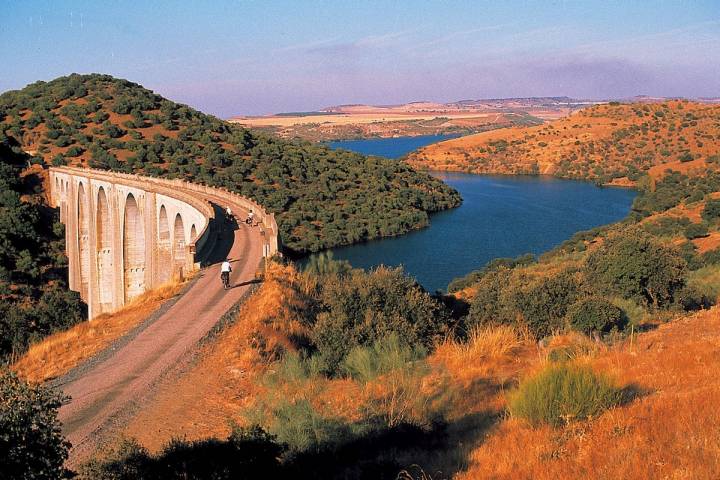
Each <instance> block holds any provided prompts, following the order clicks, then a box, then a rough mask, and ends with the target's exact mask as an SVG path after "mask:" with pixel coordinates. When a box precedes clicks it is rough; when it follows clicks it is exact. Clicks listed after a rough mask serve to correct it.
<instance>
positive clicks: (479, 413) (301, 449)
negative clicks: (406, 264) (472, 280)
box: [92, 258, 720, 478]
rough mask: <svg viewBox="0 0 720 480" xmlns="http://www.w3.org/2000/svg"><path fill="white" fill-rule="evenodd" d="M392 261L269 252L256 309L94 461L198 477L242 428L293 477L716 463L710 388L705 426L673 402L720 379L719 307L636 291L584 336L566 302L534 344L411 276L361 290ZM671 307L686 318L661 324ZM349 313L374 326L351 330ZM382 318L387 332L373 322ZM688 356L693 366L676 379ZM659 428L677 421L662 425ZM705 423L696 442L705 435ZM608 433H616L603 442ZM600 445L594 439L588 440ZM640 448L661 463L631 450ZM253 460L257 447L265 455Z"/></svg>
mask: <svg viewBox="0 0 720 480" xmlns="http://www.w3.org/2000/svg"><path fill="white" fill-rule="evenodd" d="M541 261H542V260H541ZM318 264H319V265H318ZM523 268H527V267H523ZM319 272H322V273H319ZM395 276H400V277H402V273H401V272H399V271H394V270H388V269H379V270H378V271H376V272H359V271H352V270H348V266H347V265H346V264H342V263H340V262H333V261H332V260H331V259H328V258H325V259H321V260H319V261H318V262H317V263H316V265H314V266H312V267H311V269H310V271H306V272H303V273H299V272H297V271H296V270H295V269H294V268H292V267H291V266H283V265H279V264H273V265H271V267H270V271H269V275H268V277H267V278H266V281H265V283H264V284H263V285H262V286H261V287H260V290H259V291H258V292H257V293H256V294H255V297H254V301H253V302H252V303H251V304H250V305H252V307H250V306H247V307H245V308H244V309H243V310H242V311H241V312H240V313H239V315H238V318H237V320H236V321H235V323H233V324H232V325H230V326H228V327H227V329H226V330H225V331H223V332H222V333H221V334H220V335H219V337H218V340H217V342H216V343H215V344H213V345H210V346H208V347H206V350H205V352H204V353H203V354H202V356H201V360H200V362H199V363H198V365H197V366H196V367H195V368H194V369H193V371H191V372H189V373H188V375H187V376H186V377H185V378H183V379H182V380H181V382H180V383H179V384H172V385H166V386H165V387H164V389H163V390H162V391H161V392H160V394H159V395H158V398H157V399H156V400H155V401H154V402H153V404H151V405H150V406H149V407H148V409H147V410H145V411H144V412H142V413H141V414H140V415H139V416H138V417H137V418H136V419H135V420H134V421H133V423H132V424H131V425H130V427H129V428H128V429H127V431H126V432H125V434H126V435H127V436H129V437H130V438H131V440H125V441H124V443H120V444H119V446H118V447H116V448H115V449H113V450H112V451H110V452H108V453H106V454H105V455H107V461H103V460H101V459H96V460H94V462H93V465H92V468H95V469H97V468H101V469H113V468H114V469H117V468H118V465H121V466H127V465H130V466H132V465H135V464H136V463H137V462H138V458H140V459H141V460H142V462H140V463H141V464H146V465H150V466H148V467H143V468H148V470H144V471H147V472H152V471H153V470H152V468H155V467H152V465H160V464H163V462H167V463H164V464H165V465H167V468H175V469H179V470H174V471H175V472H183V473H182V474H180V473H176V474H174V475H176V478H179V477H181V476H182V475H184V474H186V473H188V472H192V471H197V470H193V469H198V468H200V469H201V471H203V472H205V475H207V474H208V473H207V472H211V471H212V472H216V471H217V470H213V469H214V468H216V466H217V465H228V468H232V465H233V464H236V463H237V464H244V463H243V462H251V461H252V458H254V457H253V455H254V454H253V453H250V452H251V451H250V450H245V451H243V450H238V451H236V450H233V448H234V447H233V446H232V445H233V441H234V440H232V438H233V435H237V432H239V431H240V432H249V431H252V432H255V434H254V435H256V436H257V438H258V439H260V440H258V441H262V442H267V443H262V444H263V445H265V447H264V448H265V449H263V450H262V451H267V450H266V449H267V448H276V449H277V450H274V452H275V457H273V458H274V460H273V461H270V462H267V463H263V464H264V465H266V468H268V469H269V470H268V471H271V472H278V473H277V475H281V476H285V477H293V478H294V477H298V478H337V477H340V478H396V476H397V475H398V473H399V472H401V471H402V470H407V471H408V472H413V471H415V470H416V469H417V467H416V469H415V470H413V468H410V467H411V466H412V465H417V466H419V468H421V469H422V470H423V471H425V472H426V473H427V474H430V475H431V476H432V478H447V477H450V476H453V475H455V474H458V475H461V476H463V475H464V476H465V478H486V477H494V476H497V477H498V478H518V477H519V478H550V477H549V476H545V474H543V473H541V472H542V471H543V469H544V468H546V467H547V466H548V465H549V468H551V470H552V471H555V472H556V475H558V473H557V472H558V471H562V470H563V469H568V471H573V472H575V474H577V475H580V474H582V473H583V472H584V473H585V474H588V475H591V474H592V473H593V472H597V471H598V470H597V469H598V468H600V469H602V471H607V472H608V474H607V475H601V478H619V477H622V478H647V475H650V476H653V475H656V474H660V473H667V472H670V471H675V470H676V469H678V468H683V469H685V471H687V472H693V474H694V476H695V477H697V478H710V475H709V473H710V472H711V469H710V468H709V467H708V465H713V463H712V462H710V463H707V464H706V463H703V461H701V459H708V458H711V457H712V456H713V455H717V454H718V453H719V452H720V441H718V440H720V439H717V438H715V436H714V435H715V434H713V433H712V431H713V430H712V429H713V428H716V427H718V426H720V418H718V417H717V415H715V414H714V407H712V402H706V401H703V402H699V403H698V404H697V405H695V406H694V407H693V408H692V411H693V412H694V415H703V416H705V417H706V418H707V419H708V422H709V423H708V424H707V425H705V424H703V423H702V422H700V421H697V422H696V421H693V422H690V423H683V426H682V428H681V427H680V426H679V425H680V424H679V423H678V422H684V420H683V418H684V417H683V416H680V417H677V416H674V415H673V414H670V413H669V412H671V411H675V410H673V409H674V408H679V407H677V406H676V405H679V403H678V402H680V403H682V404H683V405H685V404H686V403H687V402H688V401H689V400H686V398H685V396H684V395H685V394H687V393H688V392H691V398H694V399H696V400H695V401H697V399H698V398H700V396H702V395H711V396H713V397H712V398H715V397H717V395H719V394H720V385H718V383H717V380H716V379H714V376H713V375H712V373H711V372H709V371H708V368H716V367H720V364H718V363H717V362H718V360H717V358H716V356H715V354H714V353H713V351H714V350H713V348H714V347H713V345H715V342H716V341H717V340H718V338H720V329H719V328H718V327H720V323H718V322H720V315H718V312H717V310H716V309H715V308H713V309H712V310H710V311H704V312H701V313H699V314H695V315H694V316H689V317H687V316H686V315H688V314H687V313H683V312H682V310H681V309H679V307H676V306H671V307H670V309H671V310H673V309H675V312H674V313H671V312H668V311H667V310H664V309H663V308H662V307H657V308H656V307H655V306H653V304H652V301H651V300H646V301H643V300H641V299H639V298H638V299H636V300H632V301H629V300H628V301H627V302H628V304H632V305H633V306H634V307H633V308H639V309H640V310H641V311H642V312H643V318H642V319H641V320H637V323H632V324H631V325H632V330H631V329H630V328H625V329H624V330H622V327H619V326H617V325H613V327H614V328H611V329H610V331H609V332H607V333H605V332H602V331H599V330H600V329H598V330H592V331H594V332H597V335H596V338H593V337H592V336H588V335H586V334H585V333H580V332H574V331H573V326H572V324H570V323H569V317H566V323H562V324H561V325H562V326H560V327H558V328H557V329H556V330H555V332H554V333H553V334H552V335H551V336H549V337H544V338H543V339H542V342H538V341H537V340H538V336H537V335H534V334H533V331H532V329H531V328H530V326H529V324H528V323H527V322H524V321H523V320H522V319H521V317H516V318H517V319H518V320H516V321H515V322H507V323H505V324H496V323H483V324H476V325H473V326H470V325H468V323H466V322H469V321H470V320H469V319H467V318H463V317H462V316H461V317H460V318H457V312H454V311H452V310H446V309H445V307H444V306H443V302H442V301H441V300H442V299H438V298H433V297H430V296H429V295H428V294H427V293H424V292H422V290H421V289H420V288H419V287H417V286H415V287H413V286H412V284H411V280H409V279H406V280H405V281H406V282H408V283H407V284H406V288H405V289H404V290H402V291H395V292H390V294H389V295H388V297H389V298H388V299H387V301H385V300H384V299H383V298H379V297H373V296H372V295H368V294H365V295H363V294H362V293H359V291H363V292H367V291H372V290H373V288H372V287H371V286H370V285H378V284H382V282H383V280H384V279H385V278H392V277H395ZM373 277H376V278H373ZM339 278H345V279H346V280H347V283H348V285H349V286H348V288H347V290H346V291H345V293H337V291H336V290H332V291H333V292H334V297H333V299H332V302H327V301H326V299H325V298H326V297H324V296H323V292H324V290H325V289H326V288H333V285H334V283H335V282H337V281H338V279H339ZM396 298H402V299H403V301H405V302H411V303H412V306H414V307H415V310H414V312H415V313H413V314H412V315H411V314H408V313H406V312H407V310H404V309H398V308H395V307H394V305H396V304H398V303H400V302H398V301H397V300H396ZM587 298H588V301H587V302H585V304H584V305H589V307H588V306H586V308H584V309H580V310H581V311H587V310H590V311H592V310H593V308H599V310H600V311H601V312H605V311H606V310H607V311H609V312H610V314H609V315H608V316H609V318H611V319H615V318H617V316H616V314H617V312H618V310H620V311H622V312H623V313H624V312H625V309H626V306H625V305H626V303H624V302H623V301H618V302H616V303H617V304H618V305H621V306H622V307H614V308H613V305H614V304H606V303H604V302H603V303H600V304H599V305H600V307H597V305H598V304H597V302H596V299H597V297H596V296H591V297H587ZM350 299H353V305H356V306H357V309H356V310H355V311H354V312H353V315H348V313H347V312H344V313H342V316H343V318H345V320H344V321H343V323H342V325H344V326H340V327H338V326H336V327H334V328H335V329H339V330H344V331H345V332H346V334H347V335H348V337H346V340H345V342H346V345H345V348H344V350H343V352H344V353H342V354H338V353H337V351H336V350H334V349H333V350H331V352H333V355H336V356H335V357H333V358H338V359H339V360H337V361H336V362H335V363H334V364H333V365H332V368H328V364H327V360H326V358H327V357H326V355H327V351H324V350H323V346H322V344H318V343H317V339H318V338H321V333H322V332H323V329H324V328H325V326H326V325H325V324H323V323H322V322H320V319H321V318H322V316H323V313H327V312H329V311H331V309H332V308H335V307H334V306H335V305H338V304H340V305H342V304H343V302H344V301H345V302H346V303H347V302H349V301H350ZM413 299H414V300H413ZM630 302H631V303H630ZM643 302H644V303H643ZM608 305H610V308H606V307H608ZM409 310H413V309H412V308H411V309H409ZM335 311H336V312H337V310H335ZM430 311H432V312H435V315H437V318H440V319H442V321H440V322H437V324H436V325H435V326H434V327H433V328H431V329H428V330H426V331H427V332H428V334H427V335H426V334H421V335H420V336H419V337H417V339H415V340H412V341H408V339H409V338H411V337H410V336H406V335H404V334H403V331H394V330H393V329H392V328H390V329H386V328H385V326H384V325H378V324H377V323H376V322H377V321H378V320H377V319H381V318H387V317H392V318H394V319H395V322H397V323H395V325H403V322H410V323H412V322H414V320H413V319H415V318H417V319H422V318H423V316H422V313H423V312H424V313H427V312H430ZM308 312H311V313H308ZM630 313H633V314H634V312H630ZM666 314H669V315H671V316H672V317H674V318H678V317H681V318H682V319H681V320H675V321H672V322H669V323H664V321H665V319H667V318H669V317H667V315H666ZM581 316H582V315H581ZM584 318H594V317H584ZM358 323H361V324H363V326H364V327H365V328H366V330H365V331H366V332H368V333H367V334H365V335H350V332H356V331H357V330H356V327H357V326H358ZM383 323H384V321H383ZM658 325H659V326H658ZM402 328H407V327H402ZM379 330H381V331H383V332H384V333H383V334H382V335H381V336H378V337H375V336H373V332H375V331H379ZM581 330H583V331H588V330H587V329H586V328H585V326H584V328H583V329H581ZM645 330H650V331H649V332H647V333H640V334H638V332H639V331H645ZM436 332H441V334H439V335H438V334H437V333H436ZM599 338H602V339H603V341H599V340H598V339H599ZM692 358H696V359H698V360H691V359H692ZM682 369H685V371H686V373H687V374H689V375H690V377H689V378H687V377H681V376H679V374H678V372H680V371H681V370H682ZM673 372H674V373H673ZM661 411H662V412H665V413H664V415H656V413H654V412H661ZM647 412H653V413H652V414H650V413H647ZM233 425H234V426H233ZM663 425H673V428H681V429H682V431H683V432H685V435H686V436H685V437H683V438H680V439H675V438H674V437H673V436H672V435H671V434H670V433H667V432H663V433H662V434H659V433H658V432H659V431H660V430H662V428H664V427H663ZM234 432H235V433H234ZM656 434H657V435H658V437H657V438H659V439H661V441H662V442H663V445H665V447H663V448H667V450H668V451H670V452H677V451H679V450H681V449H683V448H685V447H684V446H683V445H686V444H690V443H691V444H692V445H694V446H695V447H696V448H697V450H696V452H695V456H693V457H691V458H688V457H683V456H682V455H678V456H677V457H676V458H670V457H669V455H668V454H666V452H665V451H664V450H663V449H662V448H660V447H659V446H657V445H655V442H654V441H653V437H652V436H653V435H656ZM698 436H705V438H706V440H707V442H705V443H703V444H700V443H699V442H700V439H699V438H698ZM132 438H136V439H137V440H132ZM177 438H184V439H185V440H184V441H183V442H178V441H177V440H175V441H173V439H177ZM612 439H615V441H616V444H612V443H606V442H612V441H613V440H612ZM685 439H687V441H686V440H685ZM692 439H695V440H692ZM515 442H517V444H515ZM128 445H130V447H132V448H130V447H128ZM140 445H143V446H144V447H142V448H141V447H140ZM595 445H597V448H602V449H603V452H601V453H596V452H594V449H595V448H596V447H595ZM601 445H602V447H601ZM138 449H140V450H141V455H140V456H139V457H138V456H137V455H138V454H137V451H138ZM145 449H147V450H145ZM178 450H179V451H182V452H184V453H183V455H184V458H186V459H187V461H186V462H185V463H183V462H180V463H178V462H169V461H168V460H167V459H168V458H171V457H168V455H169V453H168V452H173V451H178ZM508 451H512V452H513V453H512V455H510V454H509V453H507V452H508ZM590 451H592V452H593V453H592V454H591V455H590V456H588V455H589V454H588V453H581V452H590ZM132 452H134V453H132ZM223 452H224V453H223ZM131 453H132V454H131ZM643 455H649V457H650V458H652V459H653V460H652V461H653V462H654V463H652V464H648V463H646V462H642V461H641V458H642V456H643ZM495 457H497V461H493V460H492V459H493V458H495ZM510 457H512V458H510ZM263 458H265V460H267V457H263V456H262V455H260V454H258V459H259V460H258V462H260V461H263V460H262V459H263ZM612 458H625V459H627V460H624V461H616V460H609V459H612ZM203 459H208V460H207V461H205V460H203ZM209 459H212V462H210V460H209ZM630 459H632V460H630ZM143 462H144V463H143ZM548 462H550V463H549V464H548ZM598 462H600V463H598ZM603 462H609V463H603ZM634 462H640V463H641V465H636V466H632V464H633V463H634ZM171 465H172V467H171ZM123 468H125V467H123ZM133 468H135V467H133ZM183 469H184V470H183ZM203 469H204V470H203ZM103 471H107V470H103ZM109 478H128V477H122V476H121V475H115V476H109ZM149 478H158V477H153V476H152V475H151V476H150V477H149ZM219 478H231V477H223V476H222V474H220V477H219Z"/></svg>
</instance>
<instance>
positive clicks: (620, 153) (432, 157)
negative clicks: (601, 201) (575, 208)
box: [408, 100, 720, 185]
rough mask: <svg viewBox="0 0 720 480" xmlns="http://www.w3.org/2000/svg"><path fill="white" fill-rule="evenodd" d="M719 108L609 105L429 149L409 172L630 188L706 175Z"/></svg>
mask: <svg viewBox="0 0 720 480" xmlns="http://www.w3.org/2000/svg"><path fill="white" fill-rule="evenodd" d="M718 139H720V105H714V104H708V103H698V102H689V101H679V100H674V101H666V102H658V101H645V102H642V103H629V104H625V103H620V102H611V103H608V104H603V105H594V106H591V107H588V108H586V109H583V110H580V111H578V112H576V113H574V114H572V115H570V116H568V117H566V118H562V119H559V120H556V121H554V122H552V123H549V124H545V125H540V126H534V127H528V128H506V129H499V130H493V131H490V132H485V133H480V134H477V135H471V136H467V137H462V138H458V139H452V140H448V141H445V142H442V143H438V144H434V145H429V146H427V147H425V148H423V149H420V150H419V151H417V152H415V153H413V154H411V155H410V157H409V159H408V161H409V163H410V164H412V165H415V166H417V167H420V168H428V169H433V170H451V171H467V172H473V173H501V174H537V173H540V174H550V175H556V176H559V177H565V178H579V179H591V180H595V181H597V182H599V183H609V182H614V183H621V184H624V185H632V184H634V182H636V181H637V180H638V179H639V178H640V176H641V174H642V173H643V172H645V171H648V170H652V172H655V173H658V172H662V171H664V170H665V168H672V169H674V170H677V171H680V172H684V173H685V172H688V171H690V170H698V171H702V170H703V169H704V168H705V166H706V161H707V160H708V158H710V159H711V161H714V160H715V158H716V156H717V155H718V154H719V153H720V146H719V145H718Z"/></svg>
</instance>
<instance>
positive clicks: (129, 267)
mask: <svg viewBox="0 0 720 480" xmlns="http://www.w3.org/2000/svg"><path fill="white" fill-rule="evenodd" d="M50 183H51V194H50V202H51V204H52V205H53V206H54V207H57V208H59V209H60V219H61V221H62V222H63V223H65V225H66V240H67V242H66V243H67V246H66V248H67V254H68V259H69V267H70V268H69V271H70V272H69V277H70V278H69V284H70V288H71V289H73V290H76V291H78V292H80V295H81V297H82V298H83V299H84V300H85V301H86V302H87V303H88V307H89V316H90V318H93V317H94V316H96V315H98V314H100V313H104V312H110V311H114V310H116V309H117V308H119V307H121V306H122V305H124V304H125V303H126V302H127V301H129V300H131V299H132V298H134V297H135V296H137V295H139V294H141V293H142V292H144V291H146V290H148V289H150V288H155V287H157V286H159V285H161V284H163V283H165V282H167V281H169V280H171V279H172V278H173V277H175V276H178V275H180V276H182V275H184V274H187V273H188V272H189V271H191V270H192V269H195V268H198V267H199V263H196V262H197V260H198V259H201V258H207V256H208V255H209V254H210V251H211V250H212V249H213V246H214V244H215V241H214V240H215V239H214V236H215V233H216V232H215V229H214V227H213V225H217V224H218V222H215V221H214V220H215V208H214V207H213V206H212V204H211V202H213V203H220V202H226V203H227V204H228V205H233V208H236V209H237V208H240V209H244V210H253V212H254V214H255V218H256V221H257V222H258V224H259V225H260V226H261V228H262V231H263V234H264V235H263V239H264V240H263V242H264V245H263V255H264V256H272V255H274V254H275V253H277V252H278V248H279V242H278V228H277V223H276V221H275V216H274V215H273V214H271V213H268V212H267V211H266V210H265V209H264V208H262V206H260V205H259V204H257V203H256V202H254V201H253V200H251V199H248V198H246V197H243V196H241V195H238V194H236V193H234V192H230V191H229V190H226V189H221V188H215V187H209V186H207V185H202V184H195V183H191V182H186V181H183V180H179V179H172V180H171V179H162V178H155V177H144V176H140V175H134V174H125V173H118V172H109V171H105V170H95V169H83V168H75V167H53V168H51V169H50ZM221 207H225V205H221Z"/></svg>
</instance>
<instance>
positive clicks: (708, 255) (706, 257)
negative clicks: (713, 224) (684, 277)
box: [700, 248, 720, 265]
mask: <svg viewBox="0 0 720 480" xmlns="http://www.w3.org/2000/svg"><path fill="white" fill-rule="evenodd" d="M700 259H701V261H702V263H703V264H704V265H717V264H719V263H720V248H716V249H715V250H709V251H707V252H705V253H703V254H702V255H701V257H700Z"/></svg>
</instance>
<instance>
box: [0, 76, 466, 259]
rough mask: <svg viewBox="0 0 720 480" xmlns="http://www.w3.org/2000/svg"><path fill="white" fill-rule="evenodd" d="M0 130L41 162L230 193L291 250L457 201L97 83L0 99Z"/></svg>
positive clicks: (122, 86)
mask: <svg viewBox="0 0 720 480" xmlns="http://www.w3.org/2000/svg"><path fill="white" fill-rule="evenodd" d="M0 132H3V133H2V138H7V139H10V141H13V142H17V143H18V144H19V146H20V147H21V148H22V149H23V150H24V151H26V152H29V153H30V154H32V155H35V157H36V158H38V159H41V160H42V161H43V162H44V163H46V164H53V165H65V164H69V165H83V166H84V165H87V166H91V167H94V168H104V169H110V170H117V171H122V172H134V173H139V174H144V175H153V176H166V177H171V178H177V177H182V178H185V179H187V180H193V181H197V182H204V183H207V184H211V185H215V186H223V187H226V188H230V189H232V190H235V191H238V192H239V193H241V194H243V195H247V196H250V197H252V198H254V199H256V200H257V201H259V202H260V203H261V204H263V206H265V207H267V208H268V209H269V210H271V211H273V212H276V213H278V223H279V225H280V230H281V238H282V242H283V244H284V245H285V246H286V247H287V248H288V249H289V250H290V251H294V252H303V251H317V250H319V249H322V248H326V247H331V246H336V245H343V244H349V243H353V242H357V241H361V240H366V239H371V238H377V237H381V236H392V235H399V234H402V233H405V232H407V231H409V230H412V229H416V228H421V227H424V226H426V225H427V224H428V212H432V211H436V210H442V209H446V208H452V207H454V206H457V205H458V204H459V203H460V197H459V195H458V194H457V192H455V191H454V190H453V189H451V188H450V187H448V186H446V185H445V184H443V183H442V182H440V181H438V180H436V179H433V178H432V177H430V176H429V175H426V174H424V173H418V172H415V171H414V170H413V169H411V168H410V167H408V166H407V165H406V164H404V163H402V162H395V161H390V160H385V159H380V158H368V157H364V156H362V155H358V154H353V153H350V152H335V151H332V150H329V149H328V148H325V147H322V146H317V145H312V144H310V143H308V142H304V141H292V142H290V141H284V140H279V139H277V138H273V137H270V136H266V135H263V134H259V133H254V132H251V131H249V130H246V129H244V128H241V127H239V126H235V125H231V124H229V123H227V122H223V121H221V120H219V119H217V118H214V117H212V116H209V115H205V114H203V113H201V112H198V111H197V110H194V109H192V108H190V107H187V106H185V105H180V104H176V103H174V102H171V101H169V100H166V99H163V98H162V97H160V96H159V95H156V94H155V93H153V92H151V91H149V90H147V89H145V88H143V87H141V86H140V85H137V84H134V83H131V82H128V81H126V80H120V79H116V78H113V77H110V76H107V75H70V76H68V77H61V78H58V79H56V80H53V81H51V82H37V83H34V84H32V85H29V86H27V87H25V88H24V89H22V90H19V91H10V92H6V93H4V94H2V95H0Z"/></svg>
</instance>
